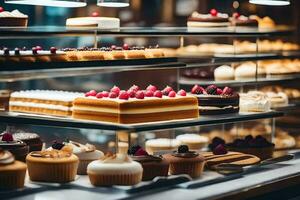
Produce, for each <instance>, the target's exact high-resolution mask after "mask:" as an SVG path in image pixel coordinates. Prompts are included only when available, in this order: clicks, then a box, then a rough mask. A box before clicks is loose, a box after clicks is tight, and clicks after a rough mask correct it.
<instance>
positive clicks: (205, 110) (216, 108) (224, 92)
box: [191, 85, 240, 115]
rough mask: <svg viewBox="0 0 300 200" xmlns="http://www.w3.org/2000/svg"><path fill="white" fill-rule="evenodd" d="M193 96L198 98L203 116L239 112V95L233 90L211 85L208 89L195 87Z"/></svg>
mask: <svg viewBox="0 0 300 200" xmlns="http://www.w3.org/2000/svg"><path fill="white" fill-rule="evenodd" d="M191 94H192V95H194V96H196V97H197V99H198V103H199V112H200V114H201V115H215V114H228V113H237V112H239V99H240V97H239V95H238V94H237V93H235V92H234V91H233V90H232V89H231V88H229V87H225V88H224V89H221V88H218V87H217V86H215V85H210V86H208V87H207V88H206V89H204V88H203V87H201V86H199V85H195V86H194V87H193V88H192V90H191Z"/></svg>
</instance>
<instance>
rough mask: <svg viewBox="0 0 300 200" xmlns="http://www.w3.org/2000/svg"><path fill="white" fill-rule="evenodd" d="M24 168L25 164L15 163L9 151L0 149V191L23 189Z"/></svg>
mask: <svg viewBox="0 0 300 200" xmlns="http://www.w3.org/2000/svg"><path fill="white" fill-rule="evenodd" d="M26 168H27V167H26V164H25V163H23V162H20V161H15V158H14V156H13V155H12V154H11V153H10V152H9V151H5V150H3V149H0V189H18V188H22V187H24V180H25V174H26Z"/></svg>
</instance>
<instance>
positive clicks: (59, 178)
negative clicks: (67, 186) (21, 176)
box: [27, 160, 78, 183]
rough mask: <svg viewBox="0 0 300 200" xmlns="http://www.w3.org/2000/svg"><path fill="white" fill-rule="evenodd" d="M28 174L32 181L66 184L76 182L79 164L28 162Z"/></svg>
mask: <svg viewBox="0 0 300 200" xmlns="http://www.w3.org/2000/svg"><path fill="white" fill-rule="evenodd" d="M27 167H28V174H29V177H30V180H32V181H44V182H56V183H66V182H71V181H74V179H75V177H76V173H77V168H78V161H77V162H68V163H50V162H47V163H43V162H32V161H28V160H27Z"/></svg>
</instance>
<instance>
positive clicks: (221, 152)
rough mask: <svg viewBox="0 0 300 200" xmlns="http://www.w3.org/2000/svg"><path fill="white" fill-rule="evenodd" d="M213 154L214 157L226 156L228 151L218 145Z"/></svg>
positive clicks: (221, 145)
mask: <svg viewBox="0 0 300 200" xmlns="http://www.w3.org/2000/svg"><path fill="white" fill-rule="evenodd" d="M213 153H214V154H215V155H224V154H227V153H228V151H227V149H226V148H225V146H224V145H223V144H219V145H218V146H217V147H216V148H215V149H214V150H213Z"/></svg>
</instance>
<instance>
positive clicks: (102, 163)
mask: <svg viewBox="0 0 300 200" xmlns="http://www.w3.org/2000/svg"><path fill="white" fill-rule="evenodd" d="M87 173H88V175H89V179H90V181H91V184H92V185H94V186H110V185H135V184H138V183H139V182H141V181H142V175H143V168H142V165H141V164H140V163H138V162H135V161H133V160H132V159H131V158H130V157H129V156H128V155H126V154H107V155H106V156H105V157H104V158H102V159H100V160H96V161H93V162H91V163H90V164H89V165H88V167H87Z"/></svg>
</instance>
